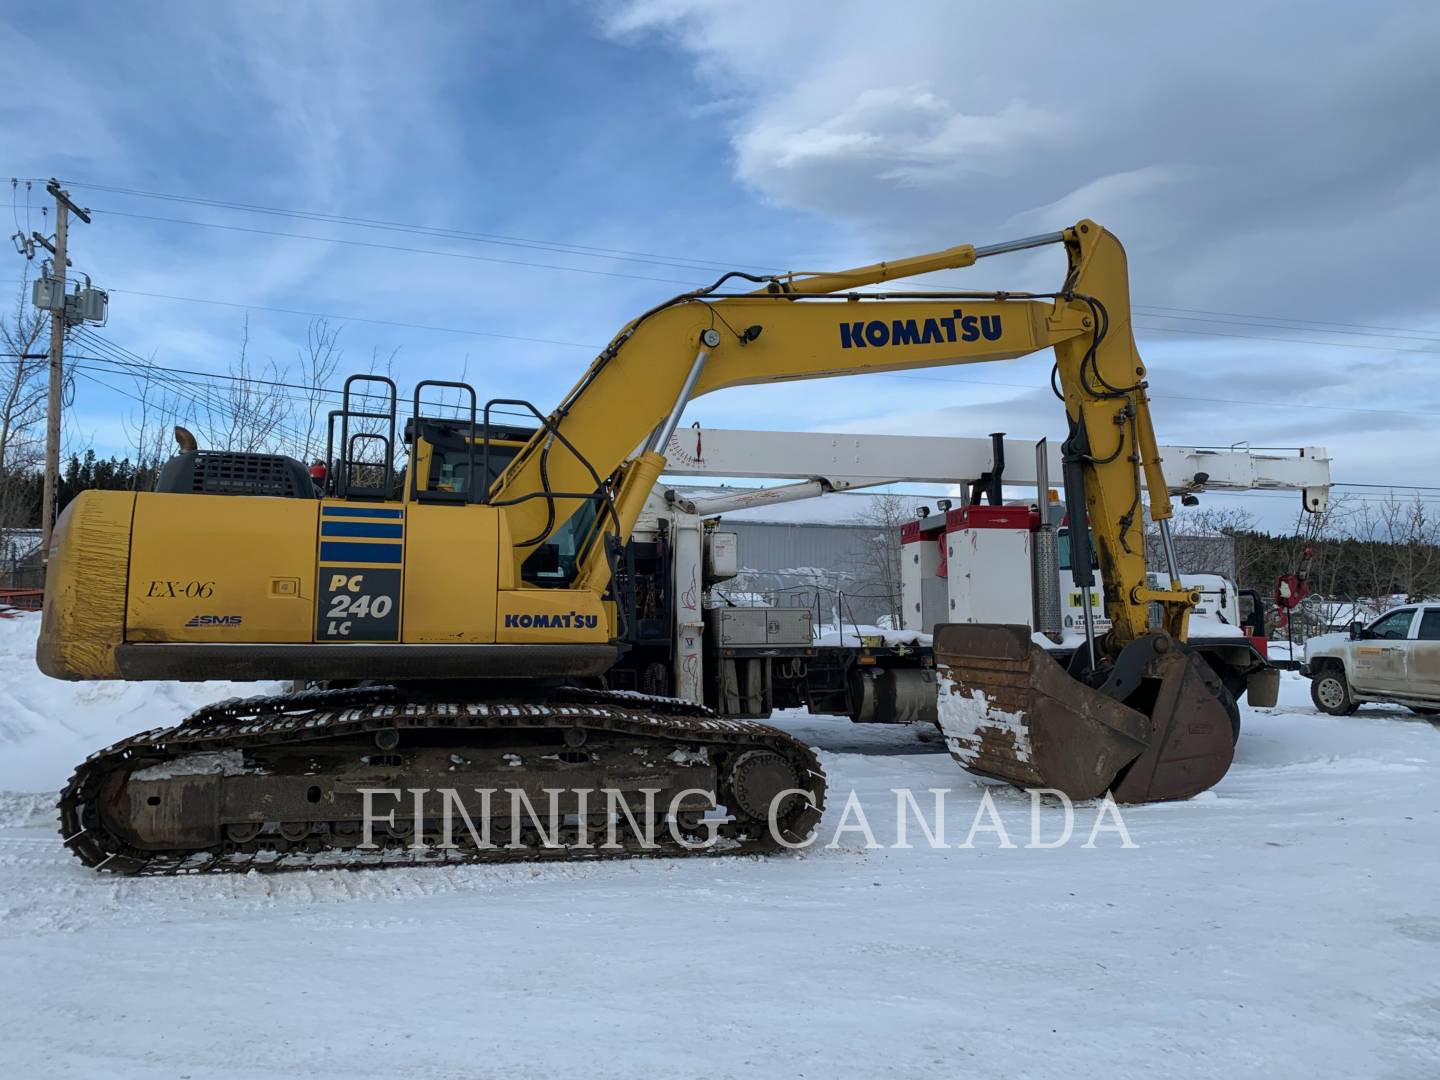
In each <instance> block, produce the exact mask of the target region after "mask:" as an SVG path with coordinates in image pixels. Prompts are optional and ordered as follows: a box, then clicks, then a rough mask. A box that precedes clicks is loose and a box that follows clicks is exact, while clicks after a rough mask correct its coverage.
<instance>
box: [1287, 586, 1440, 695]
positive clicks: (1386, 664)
mask: <svg viewBox="0 0 1440 1080" xmlns="http://www.w3.org/2000/svg"><path fill="white" fill-rule="evenodd" d="M1300 673H1301V674H1302V675H1304V676H1306V677H1307V678H1309V680H1310V697H1311V700H1313V701H1314V702H1315V706H1316V708H1318V709H1320V710H1321V711H1322V712H1327V713H1331V714H1333V715H1335V716H1346V715H1348V714H1350V713H1353V712H1354V711H1355V710H1356V709H1357V708H1359V706H1360V705H1362V704H1364V703H1366V702H1388V703H1391V704H1396V705H1404V706H1407V707H1408V708H1409V709H1411V710H1412V711H1413V712H1417V713H1419V714H1420V715H1422V716H1433V715H1435V714H1440V604H1407V605H1406V606H1405V607H1398V608H1394V609H1392V610H1390V611H1387V612H1385V614H1383V615H1381V616H1380V617H1379V618H1377V619H1374V620H1373V621H1371V622H1370V623H1369V624H1368V625H1364V626H1362V625H1361V624H1360V623H1358V622H1356V623H1352V624H1351V625H1350V632H1349V633H1348V634H1323V635H1321V636H1320V637H1313V638H1310V639H1309V640H1308V641H1306V642H1305V662H1304V663H1303V664H1301V665H1300Z"/></svg>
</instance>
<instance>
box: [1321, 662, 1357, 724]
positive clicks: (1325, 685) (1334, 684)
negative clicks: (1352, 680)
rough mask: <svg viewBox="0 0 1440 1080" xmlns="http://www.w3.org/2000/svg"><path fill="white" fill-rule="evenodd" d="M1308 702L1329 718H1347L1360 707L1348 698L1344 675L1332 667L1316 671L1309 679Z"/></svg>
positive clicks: (1348, 688)
mask: <svg viewBox="0 0 1440 1080" xmlns="http://www.w3.org/2000/svg"><path fill="white" fill-rule="evenodd" d="M1310 700H1311V701H1313V702H1315V707H1316V708H1317V709H1319V710H1320V711H1321V712H1324V713H1329V714H1330V715H1331V716H1349V715H1350V714H1351V713H1353V712H1354V711H1355V710H1356V709H1358V708H1359V707H1360V706H1359V705H1357V704H1356V703H1355V702H1354V701H1352V700H1351V698H1350V684H1349V683H1347V682H1346V681H1345V673H1344V672H1342V671H1340V670H1339V669H1338V668H1333V667H1327V668H1325V669H1324V670H1322V671H1317V672H1316V673H1315V674H1314V676H1313V677H1312V678H1311V679H1310Z"/></svg>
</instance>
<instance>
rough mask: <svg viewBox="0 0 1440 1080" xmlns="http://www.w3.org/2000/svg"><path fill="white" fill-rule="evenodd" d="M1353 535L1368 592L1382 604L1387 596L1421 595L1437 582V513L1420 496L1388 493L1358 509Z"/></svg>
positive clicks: (1439, 531) (1439, 522)
mask: <svg viewBox="0 0 1440 1080" xmlns="http://www.w3.org/2000/svg"><path fill="white" fill-rule="evenodd" d="M1350 532H1351V535H1352V536H1353V537H1354V539H1356V540H1358V541H1360V542H1359V543H1358V544H1357V545H1356V550H1355V555H1356V559H1357V561H1358V568H1357V569H1358V574H1359V579H1360V581H1361V582H1362V584H1363V586H1364V588H1365V590H1366V592H1368V593H1369V596H1370V597H1371V598H1372V599H1374V600H1375V601H1376V603H1377V605H1379V606H1381V607H1383V604H1384V600H1385V599H1386V598H1388V597H1391V596H1395V595H1401V596H1404V598H1405V599H1406V600H1419V599H1423V598H1424V597H1425V596H1426V595H1427V594H1428V593H1429V592H1430V591H1431V590H1432V589H1433V588H1434V586H1435V571H1436V568H1437V556H1440V548H1437V546H1436V545H1437V543H1440V518H1437V517H1436V515H1435V514H1434V512H1433V511H1432V510H1431V509H1430V507H1429V504H1427V503H1426V502H1425V501H1424V500H1423V499H1421V498H1420V496H1418V495H1416V496H1415V497H1414V498H1413V499H1410V500H1408V501H1407V500H1402V499H1398V498H1396V497H1395V495H1394V494H1393V493H1392V494H1390V495H1389V496H1387V497H1386V498H1385V499H1384V500H1381V501H1378V502H1367V503H1365V504H1363V505H1362V506H1361V508H1360V509H1359V510H1358V511H1357V512H1356V514H1355V516H1354V519H1353V522H1352V525H1351V530H1350Z"/></svg>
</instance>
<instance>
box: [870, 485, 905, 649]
mask: <svg viewBox="0 0 1440 1080" xmlns="http://www.w3.org/2000/svg"><path fill="white" fill-rule="evenodd" d="M867 501H868V502H869V505H868V506H867V507H866V508H865V511H864V512H863V513H862V514H861V515H860V520H861V522H862V523H864V524H865V525H866V526H869V527H870V528H871V529H872V530H873V531H869V532H867V534H866V536H865V538H864V540H863V541H862V546H861V548H860V550H859V552H858V553H857V561H858V563H859V564H860V565H859V569H860V571H861V576H862V578H863V580H864V587H865V588H866V589H867V590H868V591H870V592H873V593H874V594H876V598H877V599H878V600H880V602H882V603H883V604H884V606H885V611H886V614H887V615H888V617H889V619H890V625H891V626H892V627H894V628H899V626H900V619H901V611H902V608H903V600H902V598H901V595H900V526H901V525H903V524H904V523H905V522H907V521H910V520H911V519H912V518H913V517H914V516H915V515H914V513H913V511H912V506H913V504H914V500H913V499H909V498H906V497H905V496H904V495H897V494H895V493H894V492H885V493H882V494H879V495H874V496H872V497H871V498H870V499H869V500H867Z"/></svg>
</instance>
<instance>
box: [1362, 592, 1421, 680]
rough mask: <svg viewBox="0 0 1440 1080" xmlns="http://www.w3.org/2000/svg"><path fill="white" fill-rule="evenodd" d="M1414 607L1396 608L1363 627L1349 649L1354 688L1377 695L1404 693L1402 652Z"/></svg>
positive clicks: (1407, 642)
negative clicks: (1357, 638)
mask: <svg viewBox="0 0 1440 1080" xmlns="http://www.w3.org/2000/svg"><path fill="white" fill-rule="evenodd" d="M1416 610H1417V609H1416V608H1413V607H1404V608H1396V609H1395V610H1394V611H1390V612H1386V613H1385V614H1384V615H1382V616H1380V618H1378V619H1376V620H1375V621H1374V622H1373V623H1371V624H1370V625H1369V626H1367V627H1366V628H1365V636H1364V637H1362V638H1361V639H1359V640H1358V641H1356V642H1355V643H1354V644H1353V645H1352V646H1351V649H1352V650H1353V652H1352V655H1353V656H1354V657H1355V664H1354V669H1355V670H1354V672H1353V675H1354V679H1353V681H1354V683H1355V689H1357V690H1360V691H1362V692H1363V691H1369V692H1371V693H1379V694H1403V693H1405V654H1406V653H1407V652H1408V651H1409V642H1410V628H1411V626H1412V625H1413V624H1414V623H1415V615H1416Z"/></svg>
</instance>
